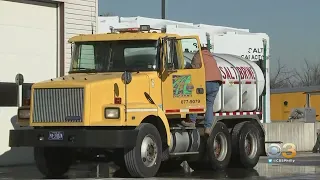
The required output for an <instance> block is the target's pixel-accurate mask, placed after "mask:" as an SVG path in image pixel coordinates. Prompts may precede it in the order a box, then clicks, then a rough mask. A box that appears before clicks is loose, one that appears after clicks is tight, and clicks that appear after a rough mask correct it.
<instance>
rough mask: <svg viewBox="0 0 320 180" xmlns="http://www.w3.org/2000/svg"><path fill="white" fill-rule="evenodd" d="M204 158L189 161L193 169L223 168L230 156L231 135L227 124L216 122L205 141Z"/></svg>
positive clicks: (225, 166)
mask: <svg viewBox="0 0 320 180" xmlns="http://www.w3.org/2000/svg"><path fill="white" fill-rule="evenodd" d="M206 146H207V147H206V152H204V153H206V158H205V159H203V160H201V161H198V162H190V163H189V165H190V167H191V168H192V169H194V170H208V169H211V170H224V169H225V168H227V166H228V164H229V161H230V158H231V136H230V133H229V131H228V128H227V126H226V125H225V124H224V123H222V122H217V124H216V125H215V126H214V128H213V130H212V132H211V134H210V136H209V138H208V139H207V142H206Z"/></svg>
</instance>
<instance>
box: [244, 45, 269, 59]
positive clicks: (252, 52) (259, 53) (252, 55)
mask: <svg viewBox="0 0 320 180" xmlns="http://www.w3.org/2000/svg"><path fill="white" fill-rule="evenodd" d="M241 57H242V58H245V59H249V60H251V61H259V60H263V57H264V56H263V48H248V51H247V54H242V55H241Z"/></svg>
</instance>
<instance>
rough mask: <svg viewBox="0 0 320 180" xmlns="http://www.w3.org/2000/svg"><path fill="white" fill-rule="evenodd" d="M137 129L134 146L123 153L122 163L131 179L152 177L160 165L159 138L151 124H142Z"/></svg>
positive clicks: (160, 143)
mask: <svg viewBox="0 0 320 180" xmlns="http://www.w3.org/2000/svg"><path fill="white" fill-rule="evenodd" d="M138 129H139V133H138V137H137V141H136V146H135V147H134V148H132V149H126V150H125V151H124V153H125V154H124V162H125V165H126V168H127V170H128V172H129V174H130V175H131V176H132V177H139V178H140V177H141V178H148V177H153V176H155V175H156V174H157V172H158V170H159V167H160V165H161V154H162V142H161V137H160V134H159V131H158V129H157V128H156V127H155V126H154V125H152V124H149V123H142V124H141V125H140V126H139V127H138Z"/></svg>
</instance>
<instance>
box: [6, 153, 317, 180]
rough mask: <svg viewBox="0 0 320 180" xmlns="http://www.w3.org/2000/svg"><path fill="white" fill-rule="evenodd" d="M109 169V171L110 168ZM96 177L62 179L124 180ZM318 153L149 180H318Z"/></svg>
mask: <svg viewBox="0 0 320 180" xmlns="http://www.w3.org/2000/svg"><path fill="white" fill-rule="evenodd" d="M110 169H112V168H110ZM98 174H99V176H98V177H97V176H96V175H97V172H96V168H94V167H93V166H89V168H88V166H87V165H79V166H75V167H73V168H72V169H71V170H70V171H69V173H68V174H67V175H66V176H65V177H63V178H64V179H93V178H94V179H97V178H98V179H103V178H110V179H126V178H125V175H124V174H122V173H121V172H116V173H111V171H110V170H109V168H106V166H105V167H104V168H103V167H101V168H100V172H98ZM43 178H44V177H43V176H42V175H41V174H40V173H39V172H38V170H37V169H36V167H35V166H33V165H26V166H15V167H1V168H0V179H43ZM319 178H320V154H311V153H300V154H298V156H297V157H296V158H295V162H294V163H281V164H274V163H273V164H270V163H268V159H267V157H262V158H261V159H260V162H259V164H258V165H257V166H256V167H255V168H254V169H253V170H244V169H227V170H226V171H225V172H195V171H194V172H192V173H184V170H183V168H181V170H180V171H179V170H178V171H175V172H162V173H159V174H158V176H157V177H155V178H150V179H194V180H196V179H295V180H296V179H319Z"/></svg>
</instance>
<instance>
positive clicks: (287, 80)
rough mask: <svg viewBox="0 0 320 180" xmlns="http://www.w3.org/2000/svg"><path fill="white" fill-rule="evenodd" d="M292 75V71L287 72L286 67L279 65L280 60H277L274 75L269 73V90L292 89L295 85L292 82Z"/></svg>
mask: <svg viewBox="0 0 320 180" xmlns="http://www.w3.org/2000/svg"><path fill="white" fill-rule="evenodd" d="M293 77H294V74H293V73H292V71H290V70H288V68H287V67H286V65H281V63H280V58H279V59H278V67H277V69H276V71H275V72H274V73H271V76H270V88H271V89H277V88H286V87H294V86H295V84H294V82H293Z"/></svg>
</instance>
